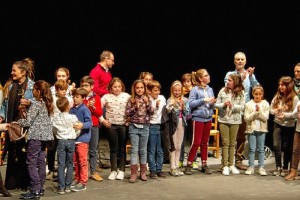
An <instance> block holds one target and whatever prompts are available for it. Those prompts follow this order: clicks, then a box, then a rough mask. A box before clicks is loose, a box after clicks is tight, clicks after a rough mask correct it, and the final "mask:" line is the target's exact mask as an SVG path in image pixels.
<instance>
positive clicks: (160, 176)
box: [157, 172, 166, 178]
mask: <svg viewBox="0 0 300 200" xmlns="http://www.w3.org/2000/svg"><path fill="white" fill-rule="evenodd" d="M157 176H158V177H159V178H166V175H165V173H164V172H157Z"/></svg>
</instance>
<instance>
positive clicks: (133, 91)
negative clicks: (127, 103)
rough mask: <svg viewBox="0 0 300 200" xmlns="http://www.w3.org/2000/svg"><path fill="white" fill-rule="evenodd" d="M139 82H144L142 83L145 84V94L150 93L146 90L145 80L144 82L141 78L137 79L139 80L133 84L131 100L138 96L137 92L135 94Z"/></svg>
mask: <svg viewBox="0 0 300 200" xmlns="http://www.w3.org/2000/svg"><path fill="white" fill-rule="evenodd" d="M138 83H142V84H143V86H144V94H143V95H146V96H148V95H147V91H146V84H145V82H144V81H143V80H141V79H137V80H135V81H134V82H133V84H132V86H131V100H132V101H133V100H134V99H135V96H136V94H135V86H136V85H137V84H138Z"/></svg>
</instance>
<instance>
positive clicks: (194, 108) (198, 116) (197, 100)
mask: <svg viewBox="0 0 300 200" xmlns="http://www.w3.org/2000/svg"><path fill="white" fill-rule="evenodd" d="M205 90H206V93H207V95H205ZM214 96H215V95H214V92H213V89H212V88H211V87H209V86H208V85H207V86H206V88H205V89H204V88H202V87H199V86H194V87H193V88H192V90H191V91H190V96H189V107H190V109H191V113H192V120H193V121H198V122H208V121H211V119H212V115H213V114H214V110H213V109H214V105H213V104H211V103H206V102H205V101H204V99H205V98H206V97H214Z"/></svg>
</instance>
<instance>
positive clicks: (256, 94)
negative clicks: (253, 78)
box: [252, 89, 264, 103]
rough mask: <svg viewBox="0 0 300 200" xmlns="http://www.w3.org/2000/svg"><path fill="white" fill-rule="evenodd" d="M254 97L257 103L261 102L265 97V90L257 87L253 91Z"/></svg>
mask: <svg viewBox="0 0 300 200" xmlns="http://www.w3.org/2000/svg"><path fill="white" fill-rule="evenodd" d="M252 95H253V99H254V102H255V103H259V102H260V101H261V100H262V98H263V95H264V93H263V91H262V90H261V89H256V90H254V91H253V92H252Z"/></svg>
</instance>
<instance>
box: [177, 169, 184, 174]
mask: <svg viewBox="0 0 300 200" xmlns="http://www.w3.org/2000/svg"><path fill="white" fill-rule="evenodd" d="M176 170H177V173H178V176H183V175H184V173H183V171H181V169H179V168H177V169H176Z"/></svg>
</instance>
